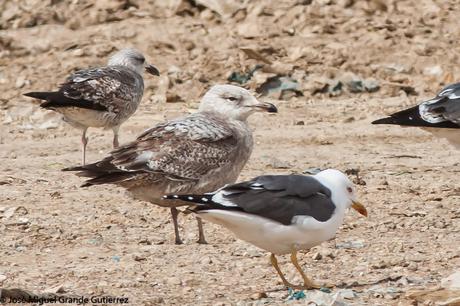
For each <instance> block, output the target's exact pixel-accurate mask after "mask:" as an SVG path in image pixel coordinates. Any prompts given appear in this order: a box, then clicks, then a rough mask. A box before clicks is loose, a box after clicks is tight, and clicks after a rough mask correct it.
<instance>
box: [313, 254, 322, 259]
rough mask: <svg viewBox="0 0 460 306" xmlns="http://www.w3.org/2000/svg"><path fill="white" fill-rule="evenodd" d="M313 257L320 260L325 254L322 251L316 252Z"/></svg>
mask: <svg viewBox="0 0 460 306" xmlns="http://www.w3.org/2000/svg"><path fill="white" fill-rule="evenodd" d="M312 258H313V260H320V259H321V258H323V255H321V253H320V252H316V253H315V254H313V256H312Z"/></svg>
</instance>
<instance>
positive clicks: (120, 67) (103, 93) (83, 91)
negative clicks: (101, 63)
mask: <svg viewBox="0 0 460 306" xmlns="http://www.w3.org/2000/svg"><path fill="white" fill-rule="evenodd" d="M144 67H145V69H146V71H147V72H149V73H150V74H153V75H159V73H158V70H157V69H156V68H155V67H154V66H152V65H148V64H146V63H145V58H144V56H143V55H142V53H140V52H139V51H138V50H136V49H131V48H127V49H122V50H120V51H118V52H117V53H115V54H114V55H113V56H112V57H111V58H110V59H109V62H108V65H107V66H106V67H100V68H93V69H87V70H80V71H77V72H75V73H74V74H72V75H70V76H69V77H68V78H67V79H66V81H65V82H64V83H63V84H62V85H61V87H60V88H59V90H58V91H54V92H29V93H26V94H24V95H25V96H28V97H32V98H36V99H40V100H46V102H44V103H42V104H41V105H40V106H41V107H43V108H46V109H50V110H54V111H56V112H58V113H61V114H62V115H63V118H64V121H66V122H68V123H69V124H71V125H72V126H74V127H76V128H78V129H81V130H82V131H83V135H82V138H81V141H82V144H83V156H82V160H83V164H85V160H86V144H87V143H88V138H87V137H86V131H87V130H88V128H89V127H103V128H105V129H112V130H113V146H114V147H115V148H116V147H118V131H119V129H120V125H121V124H122V123H123V122H125V121H126V120H127V119H128V118H129V117H131V116H132V115H133V114H134V113H135V112H136V110H137V107H138V106H139V103H140V101H141V99H142V95H143V93H144V80H143V77H142V73H143V70H144Z"/></svg>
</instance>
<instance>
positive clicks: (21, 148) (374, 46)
mask: <svg viewBox="0 0 460 306" xmlns="http://www.w3.org/2000/svg"><path fill="white" fill-rule="evenodd" d="M310 2H311V3H310ZM194 3H195V2H193V3H192V2H188V1H180V0H177V1H151V0H150V1H149V0H134V1H108V0H103V1H98V2H97V4H93V2H91V1H78V0H76V1H70V0H69V1H59V0H58V1H56V0H54V1H53V0H49V1H38V0H36V1H34V0H27V1H25V0H23V1H20V0H7V1H4V2H1V3H0V92H1V94H0V122H1V130H0V148H1V150H0V159H1V163H0V238H1V239H0V286H1V287H3V288H23V289H27V290H31V291H33V292H44V291H46V290H48V291H53V290H54V291H59V292H64V293H66V294H76V295H85V296H91V295H98V296H105V295H110V296H126V297H129V301H130V305H158V304H178V305H179V304H181V305H182V304H185V305H192V304H194V305H248V304H253V305H261V304H271V305H273V304H283V303H285V302H286V299H287V297H288V292H287V290H285V289H283V287H282V284H281V282H280V280H279V279H278V276H277V275H276V272H275V271H274V269H273V268H272V267H271V266H270V264H269V260H268V254H267V253H266V252H264V251H262V250H258V249H256V248H255V247H253V246H251V245H249V244H247V243H245V242H242V241H239V240H236V239H235V238H234V237H233V236H232V234H231V233H230V232H228V231H227V230H225V229H223V228H220V227H217V226H214V225H212V224H208V223H206V224H205V230H206V234H207V240H208V242H209V244H208V245H198V244H197V243H196V242H195V241H196V240H197V231H196V222H195V220H194V219H193V218H192V217H190V216H181V217H180V225H181V233H182V235H183V238H184V240H185V244H184V245H180V246H177V245H174V243H173V240H174V236H173V230H172V224H171V222H170V218H169V211H168V210H165V209H162V208H159V207H156V206H152V205H149V204H148V203H144V202H140V201H135V200H132V199H130V198H129V197H128V196H127V195H126V194H125V193H124V191H123V190H122V189H119V188H116V187H113V186H95V187H91V188H86V189H82V188H79V185H80V184H81V183H82V179H81V178H79V177H77V176H75V175H73V174H72V173H65V172H61V171H60V169H62V168H64V167H67V166H71V165H76V164H79V163H80V153H81V151H80V132H79V131H78V130H75V129H73V128H71V127H70V126H68V125H67V124H65V123H63V122H62V121H60V118H59V117H58V116H57V115H55V114H53V113H52V112H48V111H44V110H41V109H40V108H39V107H38V106H37V105H36V104H34V102H33V101H31V100H30V99H27V98H25V97H23V96H22V93H24V92H28V91H36V90H51V89H55V88H57V86H58V85H59V83H61V82H62V81H63V80H64V78H65V77H66V75H68V74H69V73H70V72H72V71H74V70H76V69H80V68H86V67H90V66H98V65H104V64H105V61H106V58H107V56H108V55H109V54H111V53H113V52H114V51H115V50H116V49H118V48H122V47H125V46H135V47H137V48H139V49H140V50H142V51H143V52H144V54H146V56H147V58H148V60H149V61H150V62H151V63H153V64H155V65H156V66H157V67H158V68H159V69H160V72H161V76H160V77H159V78H153V77H146V90H145V93H144V98H143V102H142V104H141V106H140V108H139V110H138V111H137V113H136V114H135V115H134V116H133V117H131V118H130V119H129V120H128V121H127V122H126V123H125V124H124V125H123V126H122V128H121V142H122V143H123V142H127V141H130V140H132V139H134V138H135V137H136V135H138V134H139V133H140V132H141V131H143V130H145V129H146V128H148V127H151V126H153V125H155V124H156V123H159V122H161V121H163V120H165V119H170V118H174V117H178V116H180V115H183V114H187V113H189V112H192V111H194V110H195V109H196V106H197V103H198V101H199V99H200V96H201V95H202V93H203V92H204V91H205V90H206V89H207V88H209V86H211V85H212V84H216V83H227V82H228V81H227V78H228V77H229V76H230V74H231V73H232V72H240V73H244V72H247V71H249V70H250V69H252V68H253V67H254V66H255V65H256V64H263V65H264V68H262V69H260V70H258V71H257V72H256V73H255V74H254V76H253V78H252V79H251V80H249V81H248V82H246V83H245V84H244V85H243V86H245V87H247V88H250V89H252V90H255V89H257V88H258V87H259V86H260V85H261V84H263V83H264V82H265V81H266V80H267V78H270V77H276V76H289V77H290V78H291V79H293V80H295V81H296V84H297V85H298V87H297V89H296V93H285V94H283V95H279V94H276V93H275V94H270V95H268V96H266V97H261V98H260V99H261V100H266V101H270V102H273V103H275V104H276V105H277V106H278V107H279V113H278V114H276V115H265V114H256V115H254V116H253V117H252V118H251V119H250V123H251V126H252V127H253V128H254V134H255V140H256V145H255V149H254V152H253V155H252V157H251V159H250V161H249V163H248V164H247V166H246V167H245V169H244V170H243V172H242V173H241V176H240V179H241V180H243V179H248V178H251V177H253V176H256V175H261V174H268V173H292V172H303V171H305V170H307V169H310V168H316V167H318V168H329V167H330V168H337V169H341V170H343V171H345V170H349V169H359V175H360V178H361V180H360V185H357V186H358V194H359V197H360V200H361V202H362V203H364V204H365V205H366V206H367V208H368V211H369V217H368V218H362V217H360V216H359V215H357V214H356V213H354V212H352V211H350V213H348V215H347V217H346V220H345V222H344V225H343V226H342V227H341V229H340V230H339V232H338V233H337V237H336V239H335V240H334V241H329V242H326V243H324V244H322V245H321V246H319V247H316V248H314V249H312V250H311V251H310V252H309V253H303V254H301V255H300V256H299V257H300V258H301V264H302V266H303V267H304V268H305V269H306V271H307V272H308V274H309V275H310V276H311V277H312V278H314V279H315V280H318V281H327V282H329V283H333V284H336V285H337V287H338V288H335V289H333V291H332V293H330V295H331V296H332V295H333V294H334V292H337V291H338V290H342V289H343V288H348V289H352V290H353V292H354V295H352V296H351V297H348V298H347V299H345V300H343V302H344V303H346V304H348V305H416V304H417V303H419V304H420V305H423V304H425V305H429V304H433V305H434V303H436V302H439V301H441V300H442V299H443V298H442V297H438V298H428V297H420V298H414V297H412V298H411V297H410V294H411V292H412V291H413V290H428V289H429V288H433V287H436V286H438V285H439V284H440V281H441V279H443V278H445V277H447V276H448V275H450V274H452V273H453V272H455V271H456V269H458V267H459V265H460V234H459V233H460V222H459V220H460V207H459V205H458V204H459V199H460V188H459V185H458V181H457V180H456V179H454V178H456V177H457V176H458V175H459V174H458V173H459V171H460V166H459V162H458V156H459V155H458V154H459V152H458V151H455V150H454V149H453V148H452V147H450V146H449V145H448V144H447V143H446V142H445V141H444V140H440V139H435V138H433V137H432V136H431V135H430V134H428V133H426V132H424V131H421V130H419V129H416V128H415V129H413V128H406V129H402V128H399V127H389V126H372V125H371V124H370V122H371V121H372V120H374V119H377V118H379V117H382V116H383V115H386V114H389V113H391V112H394V111H396V110H398V109H401V108H403V107H406V106H409V105H412V104H415V103H416V102H417V101H421V100H423V99H425V98H428V97H431V96H433V95H434V94H435V93H436V91H437V90H439V89H440V88H441V87H442V86H443V85H445V84H446V83H449V82H452V81H456V80H459V79H460V65H457V64H458V62H459V57H458V55H459V54H460V52H459V51H460V45H459V44H458V41H459V40H460V21H459V19H458V5H459V4H460V2H459V1H441V0H437V1H434V0H422V1H415V0H405V1H394V2H392V1H380V0H378V1H377V0H376V1H352V0H349V1H347V0H343V1H342V0H313V1H287V0H286V1H269V0H263V1H250V2H249V1H245V3H243V2H238V1H236V2H232V1H229V2H226V1H217V0H216V1H196V3H201V5H194ZM209 3H211V4H209ZM213 3H214V4H216V3H217V4H218V3H230V4H229V5H227V6H212V4H213ZM209 7H210V8H211V9H210V8H209ZM415 8H416V9H415ZM245 50H246V51H245ZM247 50H250V51H247ZM350 78H352V79H356V78H359V79H362V80H369V79H371V80H373V81H374V82H377V83H378V84H379V87H380V88H379V90H377V91H375V92H366V91H365V90H364V92H352V91H351V90H349V89H347V87H346V86H345V87H344V89H343V90H342V91H341V92H340V91H334V90H331V89H330V88H331V87H332V85H331V84H336V83H334V82H336V81H337V80H340V81H342V83H344V84H346V82H347V80H349V79H350ZM89 136H90V142H89V145H88V155H87V160H88V161H96V160H98V159H100V158H102V157H104V156H105V154H107V152H108V151H109V150H110V148H111V139H112V134H111V131H103V130H98V129H90V131H89ZM350 177H351V178H353V179H355V180H357V179H356V176H355V175H351V176H350ZM281 264H282V266H281V267H282V269H283V270H285V271H286V273H287V276H288V277H289V278H290V279H292V280H294V281H297V282H300V278H299V277H298V275H297V274H296V273H295V269H294V267H293V266H292V265H290V263H289V260H288V257H287V256H286V257H282V258H281ZM341 288H342V289H341ZM58 289H59V290H58ZM307 294H310V293H307ZM417 301H418V302H417ZM290 303H294V304H295V303H300V304H302V303H305V301H304V300H299V301H291V302H290ZM337 305H338V304H337Z"/></svg>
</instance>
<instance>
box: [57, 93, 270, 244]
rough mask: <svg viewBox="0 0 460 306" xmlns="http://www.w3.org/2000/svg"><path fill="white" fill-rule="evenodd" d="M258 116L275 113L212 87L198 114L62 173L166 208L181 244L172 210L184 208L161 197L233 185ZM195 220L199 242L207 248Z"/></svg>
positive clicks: (247, 97)
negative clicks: (74, 173) (254, 117)
mask: <svg viewBox="0 0 460 306" xmlns="http://www.w3.org/2000/svg"><path fill="white" fill-rule="evenodd" d="M258 111H264V112H277V109H276V107H275V106H274V105H273V104H270V103H262V102H259V101H258V100H257V99H256V98H255V97H254V96H253V95H252V94H251V93H250V92H249V91H248V90H246V89H244V88H241V87H237V86H233V85H215V86H213V87H212V88H211V89H210V90H209V91H208V92H207V93H206V94H205V95H204V97H203V98H202V100H201V102H200V106H199V110H198V112H196V113H194V114H191V115H188V116H186V117H183V118H179V119H175V120H171V121H167V122H164V123H160V124H158V125H156V126H154V127H153V128H151V129H149V130H147V131H145V132H144V133H142V134H141V135H140V136H139V137H138V138H137V139H136V140H135V141H133V142H131V143H128V144H126V145H124V146H121V147H120V148H118V149H116V150H114V151H112V152H111V153H110V155H109V156H108V157H106V158H104V159H103V160H101V161H99V162H96V163H94V164H89V165H86V166H81V167H73V168H68V169H64V170H68V171H80V173H79V175H80V176H85V177H90V178H91V179H89V180H88V181H86V183H85V184H84V185H83V186H91V185H99V184H115V185H118V186H121V187H124V188H126V189H127V190H128V191H129V192H130V193H131V194H132V195H133V196H134V198H136V199H140V200H144V201H149V202H151V203H154V204H157V205H160V206H165V207H170V208H171V215H172V220H173V223H174V231H175V238H176V240H175V241H176V244H180V243H182V241H181V239H180V236H179V230H178V225H177V215H178V210H177V209H176V207H177V206H182V205H184V204H187V203H184V202H182V201H162V197H163V195H164V194H168V193H178V194H181V193H202V192H210V191H213V190H215V189H217V188H219V187H221V186H223V185H225V184H229V183H233V182H235V181H236V179H237V178H238V175H239V174H240V172H241V170H242V169H243V167H244V165H245V164H246V162H247V161H248V159H249V157H250V155H251V152H252V148H253V138H252V132H251V129H250V128H249V126H248V123H247V118H248V117H249V116H250V115H251V114H253V113H255V112H258ZM197 220H198V228H199V240H198V242H199V243H205V242H206V241H205V238H204V233H203V229H202V225H201V221H200V219H197Z"/></svg>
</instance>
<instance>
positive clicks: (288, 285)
mask: <svg viewBox="0 0 460 306" xmlns="http://www.w3.org/2000/svg"><path fill="white" fill-rule="evenodd" d="M270 261H271V263H272V266H273V268H275V270H276V272H278V275H279V276H280V277H281V280H282V281H283V284H284V286H286V287H287V288H292V289H303V287H302V286H298V285H294V284H291V283H290V282H288V281H287V279H286V278H285V277H284V274H283V272H281V269H280V267H279V266H278V260H277V259H276V256H275V254H273V253H272V254H271V255H270Z"/></svg>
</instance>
